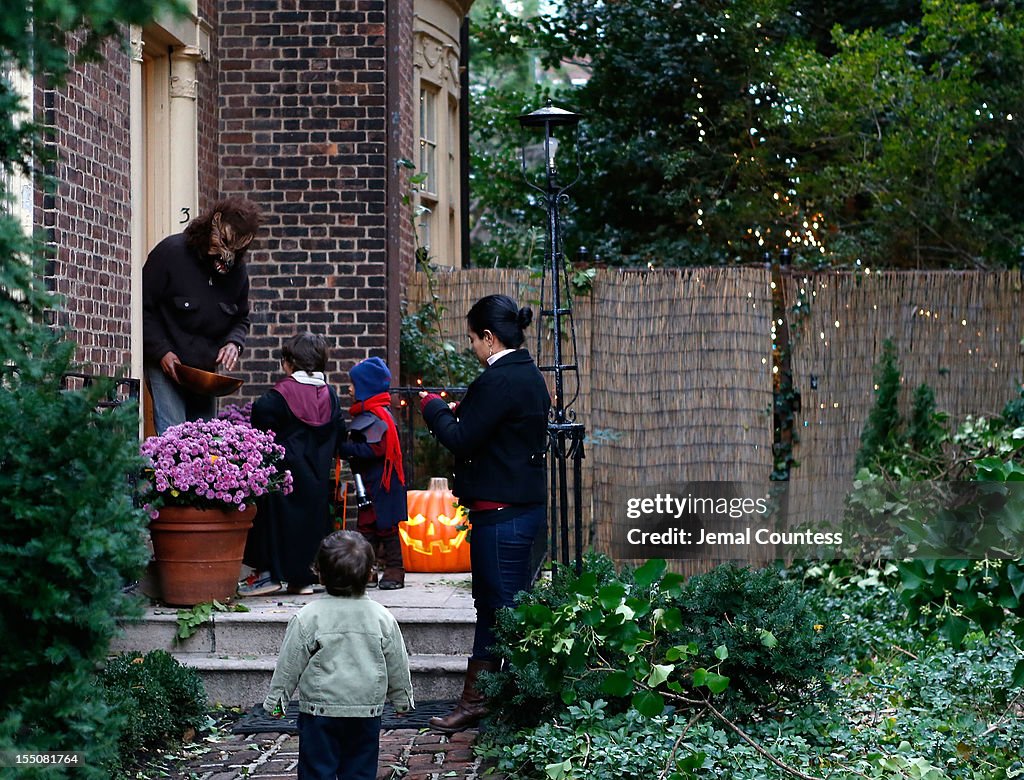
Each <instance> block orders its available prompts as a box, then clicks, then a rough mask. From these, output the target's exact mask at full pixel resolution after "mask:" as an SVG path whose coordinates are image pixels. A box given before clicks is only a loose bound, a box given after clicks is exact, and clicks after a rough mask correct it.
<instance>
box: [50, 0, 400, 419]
mask: <svg viewBox="0 0 1024 780" xmlns="http://www.w3.org/2000/svg"><path fill="white" fill-rule="evenodd" d="M198 6H199V7H198V15H199V17H200V18H202V19H204V20H205V21H206V22H209V24H210V26H211V32H210V51H209V53H208V54H209V56H208V58H206V59H204V60H203V61H202V62H199V63H198V66H197V85H196V89H197V112H198V127H199V132H198V166H199V170H198V179H199V207H200V209H203V208H205V207H207V206H209V205H210V203H212V202H213V201H214V200H216V199H217V198H220V197H224V196H229V195H245V196H246V197H249V198H251V199H253V200H254V201H256V202H257V203H259V204H260V205H261V207H262V208H263V210H264V214H265V217H266V226H265V229H264V231H263V236H262V239H261V241H260V242H259V245H258V246H257V247H255V248H254V251H252V252H251V253H250V269H249V270H250V276H251V279H252V286H251V296H250V303H251V307H252V312H253V313H252V331H251V334H250V340H249V344H248V348H247V350H246V351H245V352H244V354H243V356H242V361H241V365H240V371H239V373H240V375H242V376H243V377H244V378H245V379H246V380H247V382H246V386H245V387H244V388H243V395H242V396H241V398H239V396H234V397H233V398H232V399H231V400H235V401H244V400H247V399H251V398H253V397H255V396H257V395H258V394H260V393H261V392H263V391H264V390H265V389H267V388H268V387H269V386H270V385H271V384H272V383H273V382H274V381H275V380H276V378H277V377H278V376H279V375H280V365H279V362H278V359H277V354H278V349H279V348H280V346H281V344H282V343H283V342H284V341H285V340H286V339H287V338H289V337H290V336H292V335H293V334H295V333H296V332H298V331H299V330H302V329H311V330H315V331H319V332H321V333H323V334H325V335H326V336H327V337H328V339H329V341H330V343H331V345H332V351H333V361H332V365H331V366H330V367H329V369H330V372H331V379H332V381H333V382H334V384H336V385H339V386H341V387H342V388H343V387H345V385H346V384H347V371H348V368H349V367H351V365H353V364H354V363H355V362H357V361H358V360H361V359H363V358H365V357H367V356H368V355H379V356H382V357H385V358H387V359H389V361H390V362H392V363H395V364H397V357H398V330H399V325H400V311H399V308H400V302H401V289H400V283H401V274H402V269H403V268H405V269H411V266H412V254H413V239H412V231H411V227H410V225H411V222H410V219H409V215H408V208H407V207H406V206H405V205H404V204H402V202H401V201H402V196H403V194H404V191H403V189H402V188H403V186H404V184H405V181H406V176H405V172H404V169H397V168H396V167H395V166H394V165H393V162H394V161H395V160H397V159H399V158H402V157H411V156H412V120H413V116H412V111H413V109H414V106H413V101H412V95H411V92H412V87H411V85H412V60H411V51H410V49H411V46H410V45H409V41H410V40H411V30H412V16H413V7H412V0H290V1H289V2H284V3H282V2H279V0H199V4H198ZM126 37H127V35H126ZM118 43H120V42H117V43H112V44H110V45H108V46H107V48H106V52H105V53H106V60H105V61H104V62H102V63H101V64H98V65H89V66H83V67H80V68H78V69H76V70H75V71H74V72H72V73H71V74H70V76H69V80H68V84H67V86H66V87H63V88H61V89H59V90H53V89H46V88H45V87H44V86H42V85H40V86H37V88H36V96H35V101H36V106H37V113H38V114H39V116H40V117H41V118H42V119H43V120H44V122H45V124H47V125H49V126H50V127H51V128H52V129H53V133H54V135H53V141H52V147H53V149H54V151H55V152H56V153H57V155H58V161H57V162H56V163H55V165H54V166H53V169H52V171H51V173H52V174H53V176H54V178H55V180H56V182H57V188H56V191H55V192H54V193H53V194H52V195H46V196H43V195H42V194H41V193H40V194H39V195H38V196H37V202H36V216H35V221H36V224H37V225H40V226H43V227H45V228H46V229H47V230H48V231H49V233H48V240H49V242H50V243H51V244H52V246H53V247H54V250H55V256H54V259H53V260H51V262H50V263H49V264H48V266H47V273H46V276H47V283H48V284H49V285H50V286H51V288H52V289H54V290H55V291H57V292H59V293H61V294H62V295H63V296H64V297H65V299H66V302H67V303H66V309H64V310H61V311H59V312H56V313H55V319H56V321H58V322H59V323H60V324H61V325H66V326H68V327H69V328H70V329H71V330H72V332H73V335H74V338H75V339H76V340H77V342H78V343H79V346H80V349H79V353H78V357H79V359H80V360H81V361H82V363H83V364H84V366H85V368H86V370H89V371H92V372H94V373H103V374H119V373H126V372H127V367H128V366H129V365H130V363H131V354H130V349H131V309H132V300H131V220H132V216H133V215H132V212H131V180H130V156H129V155H130V148H131V143H130V110H131V104H130V94H129V92H130V86H129V85H130V73H131V65H132V63H131V59H130V56H129V55H128V54H127V53H126V52H125V51H124V50H123V49H122V48H119V46H118ZM389 56H391V57H392V61H391V62H390V63H389V61H388V59H389ZM136 216H138V215H136ZM148 249H149V247H146V250H148ZM393 368H394V370H395V372H396V374H397V365H394V366H393Z"/></svg>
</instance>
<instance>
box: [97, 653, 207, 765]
mask: <svg viewBox="0 0 1024 780" xmlns="http://www.w3.org/2000/svg"><path fill="white" fill-rule="evenodd" d="M102 681H103V695H104V698H105V699H106V701H107V702H108V703H109V705H110V706H111V707H112V708H113V709H115V710H117V711H119V712H121V713H122V714H123V715H124V716H125V723H124V726H123V728H122V729H121V732H120V738H119V741H118V745H119V758H120V762H121V764H122V765H126V764H128V763H130V762H131V761H132V759H133V757H135V755H136V754H137V753H139V752H140V751H142V750H153V749H155V748H160V747H165V746H168V745H174V744H177V743H179V742H181V741H183V740H188V739H191V736H192V735H194V734H195V733H196V732H198V731H199V730H200V729H201V728H202V727H203V725H204V724H205V722H206V710H207V702H206V690H205V689H204V688H203V682H202V680H201V679H200V678H199V674H198V673H197V672H196V671H195V670H194V669H189V668H188V667H185V666H182V665H181V664H179V663H178V662H177V661H176V660H175V659H174V658H173V657H172V656H171V655H170V654H169V653H167V652H165V651H163V650H153V651H151V652H149V653H147V654H146V655H145V656H143V655H142V654H141V653H125V654H122V655H119V656H116V657H115V658H112V659H111V660H110V663H108V664H107V667H106V669H105V670H104V671H103V675H102Z"/></svg>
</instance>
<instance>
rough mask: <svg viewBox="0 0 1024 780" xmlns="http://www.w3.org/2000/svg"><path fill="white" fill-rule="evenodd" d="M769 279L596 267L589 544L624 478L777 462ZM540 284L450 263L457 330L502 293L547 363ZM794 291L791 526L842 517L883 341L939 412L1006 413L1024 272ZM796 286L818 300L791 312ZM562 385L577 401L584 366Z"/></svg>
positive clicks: (806, 280) (858, 281) (764, 467)
mask: <svg viewBox="0 0 1024 780" xmlns="http://www.w3.org/2000/svg"><path fill="white" fill-rule="evenodd" d="M769 284H770V276H769V272H768V270H767V269H752V268H731V269H671V270H658V271H651V272H638V271H628V270H614V269H602V270H599V271H598V274H597V276H596V278H595V280H594V286H593V290H592V292H591V294H590V295H589V296H586V297H579V298H576V299H575V300H574V301H573V307H574V312H573V320H574V321H575V326H576V337H577V347H578V352H579V354H578V355H577V358H578V361H579V363H578V365H579V379H580V388H579V396H578V398H576V399H575V401H574V402H572V403H571V404H570V406H571V408H572V410H574V411H575V412H576V413H577V415H578V418H579V421H580V422H582V423H583V424H584V425H585V426H586V430H587V434H588V444H587V447H586V458H585V460H584V472H583V473H584V480H583V498H584V501H585V505H584V522H585V524H586V527H587V530H586V536H585V538H586V541H587V542H588V544H589V546H593V547H595V548H597V549H600V550H603V551H605V552H609V551H610V550H611V546H612V540H613V539H614V538H616V534H621V533H622V532H623V523H624V522H625V519H624V513H623V511H622V509H623V508H622V506H621V502H622V501H623V499H624V497H626V496H628V495H630V491H633V492H639V491H640V490H652V491H653V490H656V489H657V488H658V487H659V486H661V487H663V488H665V489H671V488H672V487H673V486H682V485H685V484H687V483H690V482H700V481H735V482H743V483H746V482H750V483H758V482H760V483H763V484H766V483H767V480H768V475H769V474H770V473H771V471H772V461H773V457H772V438H773V420H772V401H773V399H772V379H773V376H772V351H771V350H772V344H771V340H770V336H769V333H770V322H771V319H772V316H773V315H772V300H771V290H770V288H769ZM540 285H541V280H540V278H539V277H536V276H532V275H531V274H530V272H529V271H526V270H523V269H468V270H464V271H458V272H453V273H439V274H438V275H437V287H436V291H437V294H438V296H439V298H440V300H441V301H442V302H443V304H444V307H445V311H444V315H443V318H442V325H443V332H444V334H445V337H446V338H448V339H450V340H451V341H453V342H454V343H455V344H456V345H458V346H460V347H461V346H462V345H464V344H465V343H466V342H465V313H466V311H468V310H469V307H470V306H471V305H472V304H473V302H474V301H476V300H477V299H478V298H480V297H482V296H483V295H487V294H490V293H496V292H497V293H505V294H508V295H510V296H512V297H513V298H514V299H516V300H517V301H519V302H520V304H521V305H532V306H533V308H534V313H535V321H534V325H533V326H531V331H532V332H528V334H527V335H528V341H527V346H528V347H529V348H530V350H531V352H532V353H534V355H535V357H536V358H537V359H538V364H539V365H544V364H548V363H550V362H551V352H552V346H553V344H552V341H551V335H550V331H549V330H547V325H546V322H545V320H544V318H542V317H541V316H540V311H539V308H540V307H539V299H540V295H539V290H540ZM783 289H784V295H785V298H784V302H783V306H784V309H785V310H786V311H787V316H789V317H790V322H789V332H790V334H791V339H792V342H791V367H792V372H793V381H794V386H795V388H796V390H798V391H799V392H800V394H801V399H802V406H801V408H800V410H799V412H798V413H797V415H796V420H795V424H796V433H797V436H798V439H797V441H796V444H795V451H794V454H795V457H796V459H797V461H798V462H799V466H798V467H796V468H794V469H793V470H792V472H791V476H790V482H789V483H788V486H787V488H788V489H787V501H788V514H787V517H788V518H789V520H790V524H791V525H796V524H801V523H815V524H817V523H821V522H823V521H830V522H831V521H836V520H837V519H838V518H839V517H840V514H841V508H842V504H843V499H844V498H845V496H846V494H847V492H848V491H849V489H850V487H851V484H852V478H853V461H854V458H855V457H856V453H857V450H858V449H859V446H860V434H861V430H862V427H863V424H864V421H865V420H866V418H867V415H868V413H869V412H870V409H871V407H872V405H873V403H874V392H873V385H874V370H875V364H876V363H877V361H878V359H879V356H880V354H881V346H882V343H883V341H884V340H885V339H886V338H892V340H893V341H894V343H895V344H896V346H897V349H898V352H899V360H900V365H901V368H902V371H903V375H904V377H905V385H906V387H907V393H906V399H905V400H906V402H907V406H909V399H910V395H911V392H912V390H913V388H915V387H916V386H917V385H918V384H920V383H921V382H927V383H928V384H929V385H930V386H931V387H932V388H933V389H934V390H935V395H936V405H937V408H938V409H939V410H941V411H946V412H948V413H949V414H950V415H951V417H952V418H953V419H954V420H956V421H958V420H960V419H962V418H963V417H964V416H965V415H967V414H974V415H982V414H994V413H998V412H999V411H1000V410H1001V409H1002V407H1003V405H1004V404H1005V403H1006V402H1007V401H1009V400H1011V399H1012V398H1014V397H1016V396H1017V394H1018V393H1019V391H1020V389H1021V377H1022V376H1024V357H1022V354H1021V348H1020V346H1019V340H1020V337H1021V335H1022V332H1024V331H1022V325H1024V324H1022V322H1021V318H1022V315H1021V313H1020V306H1019V303H1018V300H1019V296H1020V292H1021V283H1020V277H1019V276H1018V274H1017V273H1016V272H1004V273H988V272H950V271H944V272H886V273H882V274H862V273H858V274H853V273H836V272H826V273H816V274H801V273H796V272H790V273H787V274H786V275H785V277H784V279H783ZM801 291H802V292H801ZM407 297H408V302H409V305H410V307H414V306H417V305H418V304H419V303H422V302H424V301H426V300H428V299H429V290H428V288H427V285H426V280H425V277H424V275H422V274H417V275H416V277H415V278H414V279H412V280H411V281H410V283H409V286H408V291H407ZM801 298H803V299H806V300H807V302H808V308H807V310H806V313H803V314H796V315H792V314H788V312H790V310H791V309H792V307H793V306H794V304H795V303H797V302H799V301H800V299H801ZM545 305H546V306H550V302H548V301H545ZM836 323H838V325H837V324H836ZM538 334H539V335H540V337H541V341H540V348H539V349H538V343H537V336H538ZM563 348H567V344H566V343H565V342H563ZM567 355H571V353H567ZM565 389H566V395H567V398H566V400H567V401H569V400H570V396H571V395H572V394H573V393H574V392H575V377H574V376H573V375H572V373H569V374H567V375H566V388H565ZM686 563H687V564H691V563H693V562H686ZM676 568H677V570H680V567H676ZM686 568H687V567H686V566H683V567H681V569H682V570H686Z"/></svg>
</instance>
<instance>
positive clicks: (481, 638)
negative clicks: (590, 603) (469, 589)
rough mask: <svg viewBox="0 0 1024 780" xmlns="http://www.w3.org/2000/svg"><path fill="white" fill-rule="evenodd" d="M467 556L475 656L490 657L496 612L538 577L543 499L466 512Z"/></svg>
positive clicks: (507, 604) (542, 533) (542, 524)
mask: <svg viewBox="0 0 1024 780" xmlns="http://www.w3.org/2000/svg"><path fill="white" fill-rule="evenodd" d="M469 520H470V522H471V523H472V525H473V530H472V531H471V533H470V544H469V558H470V562H471V563H472V566H473V601H474V602H475V604H476V631H475V634H474V636H473V658H474V659H476V660H480V661H482V660H494V654H493V653H492V652H491V650H490V648H491V645H493V644H494V620H495V615H496V613H497V611H498V610H499V609H501V608H503V607H511V606H512V605H513V602H514V599H515V596H516V594H517V593H518V592H519V591H521V590H529V589H530V588H531V587H532V586H533V581H534V579H535V578H536V576H537V566H538V556H537V555H535V554H534V553H535V545H537V544H538V543H540V544H542V543H543V541H544V529H545V527H546V525H547V523H546V512H545V505H544V504H535V505H531V506H526V507H507V508H505V509H499V510H493V509H492V510H487V511H484V512H472V513H470V518H469Z"/></svg>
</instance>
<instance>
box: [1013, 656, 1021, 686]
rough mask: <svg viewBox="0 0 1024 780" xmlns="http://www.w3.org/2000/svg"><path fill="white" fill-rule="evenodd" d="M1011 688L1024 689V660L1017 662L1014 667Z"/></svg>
mask: <svg viewBox="0 0 1024 780" xmlns="http://www.w3.org/2000/svg"><path fill="white" fill-rule="evenodd" d="M1010 687H1012V688H1024V659H1022V660H1020V661H1017V665H1016V666H1014V667H1013V674H1012V675H1011V676H1010Z"/></svg>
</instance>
